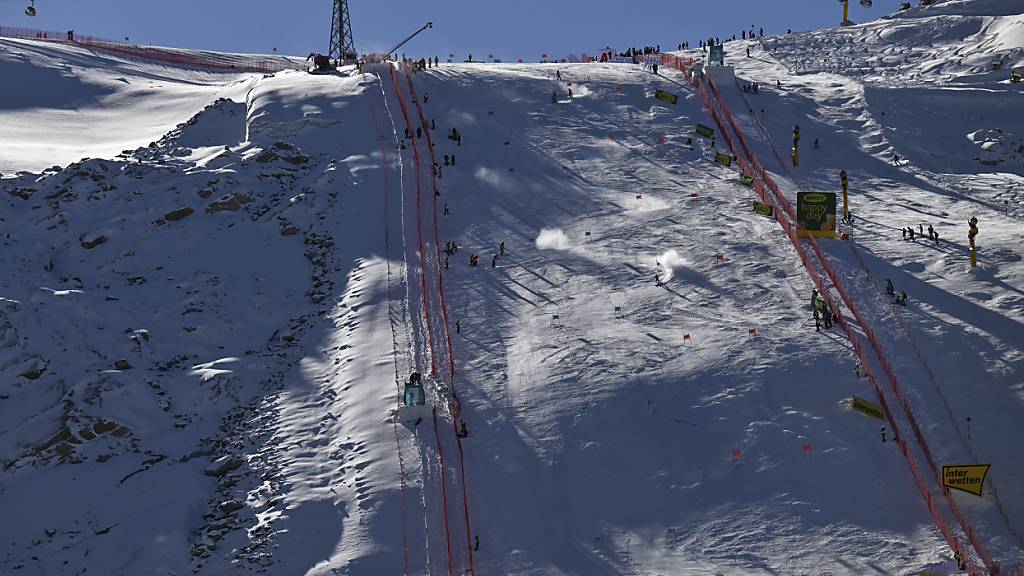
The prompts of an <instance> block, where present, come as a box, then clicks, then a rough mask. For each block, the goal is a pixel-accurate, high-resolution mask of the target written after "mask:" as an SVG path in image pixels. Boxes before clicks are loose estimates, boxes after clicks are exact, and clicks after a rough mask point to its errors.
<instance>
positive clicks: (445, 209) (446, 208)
mask: <svg viewBox="0 0 1024 576" xmlns="http://www.w3.org/2000/svg"><path fill="white" fill-rule="evenodd" d="M444 215H445V216H447V215H448V203H447V202H445V203H444Z"/></svg>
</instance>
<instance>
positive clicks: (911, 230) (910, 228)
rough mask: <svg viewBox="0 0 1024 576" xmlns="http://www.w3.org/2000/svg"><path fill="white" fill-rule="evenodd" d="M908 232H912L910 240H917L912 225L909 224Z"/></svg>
mask: <svg viewBox="0 0 1024 576" xmlns="http://www.w3.org/2000/svg"><path fill="white" fill-rule="evenodd" d="M907 232H909V233H910V241H911V242H915V240H914V229H913V228H912V227H910V226H907Z"/></svg>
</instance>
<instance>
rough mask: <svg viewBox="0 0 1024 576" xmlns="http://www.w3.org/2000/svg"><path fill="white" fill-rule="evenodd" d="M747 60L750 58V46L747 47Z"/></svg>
mask: <svg viewBox="0 0 1024 576" xmlns="http://www.w3.org/2000/svg"><path fill="white" fill-rule="evenodd" d="M747 58H750V46H747Z"/></svg>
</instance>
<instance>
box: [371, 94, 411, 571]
mask: <svg viewBox="0 0 1024 576" xmlns="http://www.w3.org/2000/svg"><path fill="white" fill-rule="evenodd" d="M377 81H378V82H381V85H382V87H383V83H382V81H381V77H380V76H377ZM366 99H367V100H369V102H370V114H371V115H372V116H373V126H374V127H375V128H376V129H377V142H378V143H379V144H380V154H381V161H382V162H383V165H384V263H385V266H386V268H387V275H388V290H387V294H388V319H389V321H390V324H391V348H392V357H393V358H394V364H395V414H396V418H394V419H393V420H392V421H391V427H392V429H393V431H394V433H395V451H396V453H397V454H398V486H399V499H400V500H401V509H402V574H403V576H408V575H409V542H408V538H407V536H406V532H405V524H406V510H405V463H404V462H403V461H402V441H401V439H400V438H399V437H398V418H397V414H398V409H400V408H401V407H402V401H401V397H402V382H401V376H399V372H398V331H397V329H396V328H395V317H394V305H393V303H392V298H391V224H390V220H389V218H390V212H389V208H390V206H389V203H388V196H390V190H389V186H388V170H389V166H388V153H387V147H386V146H384V133H383V132H382V131H381V128H380V122H379V121H378V117H377V108H376V106H374V104H373V97H372V96H371V95H370V92H369V91H367V92H366Z"/></svg>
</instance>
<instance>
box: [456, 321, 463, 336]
mask: <svg viewBox="0 0 1024 576" xmlns="http://www.w3.org/2000/svg"><path fill="white" fill-rule="evenodd" d="M455 333H456V334H461V333H462V320H456V321H455Z"/></svg>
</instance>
